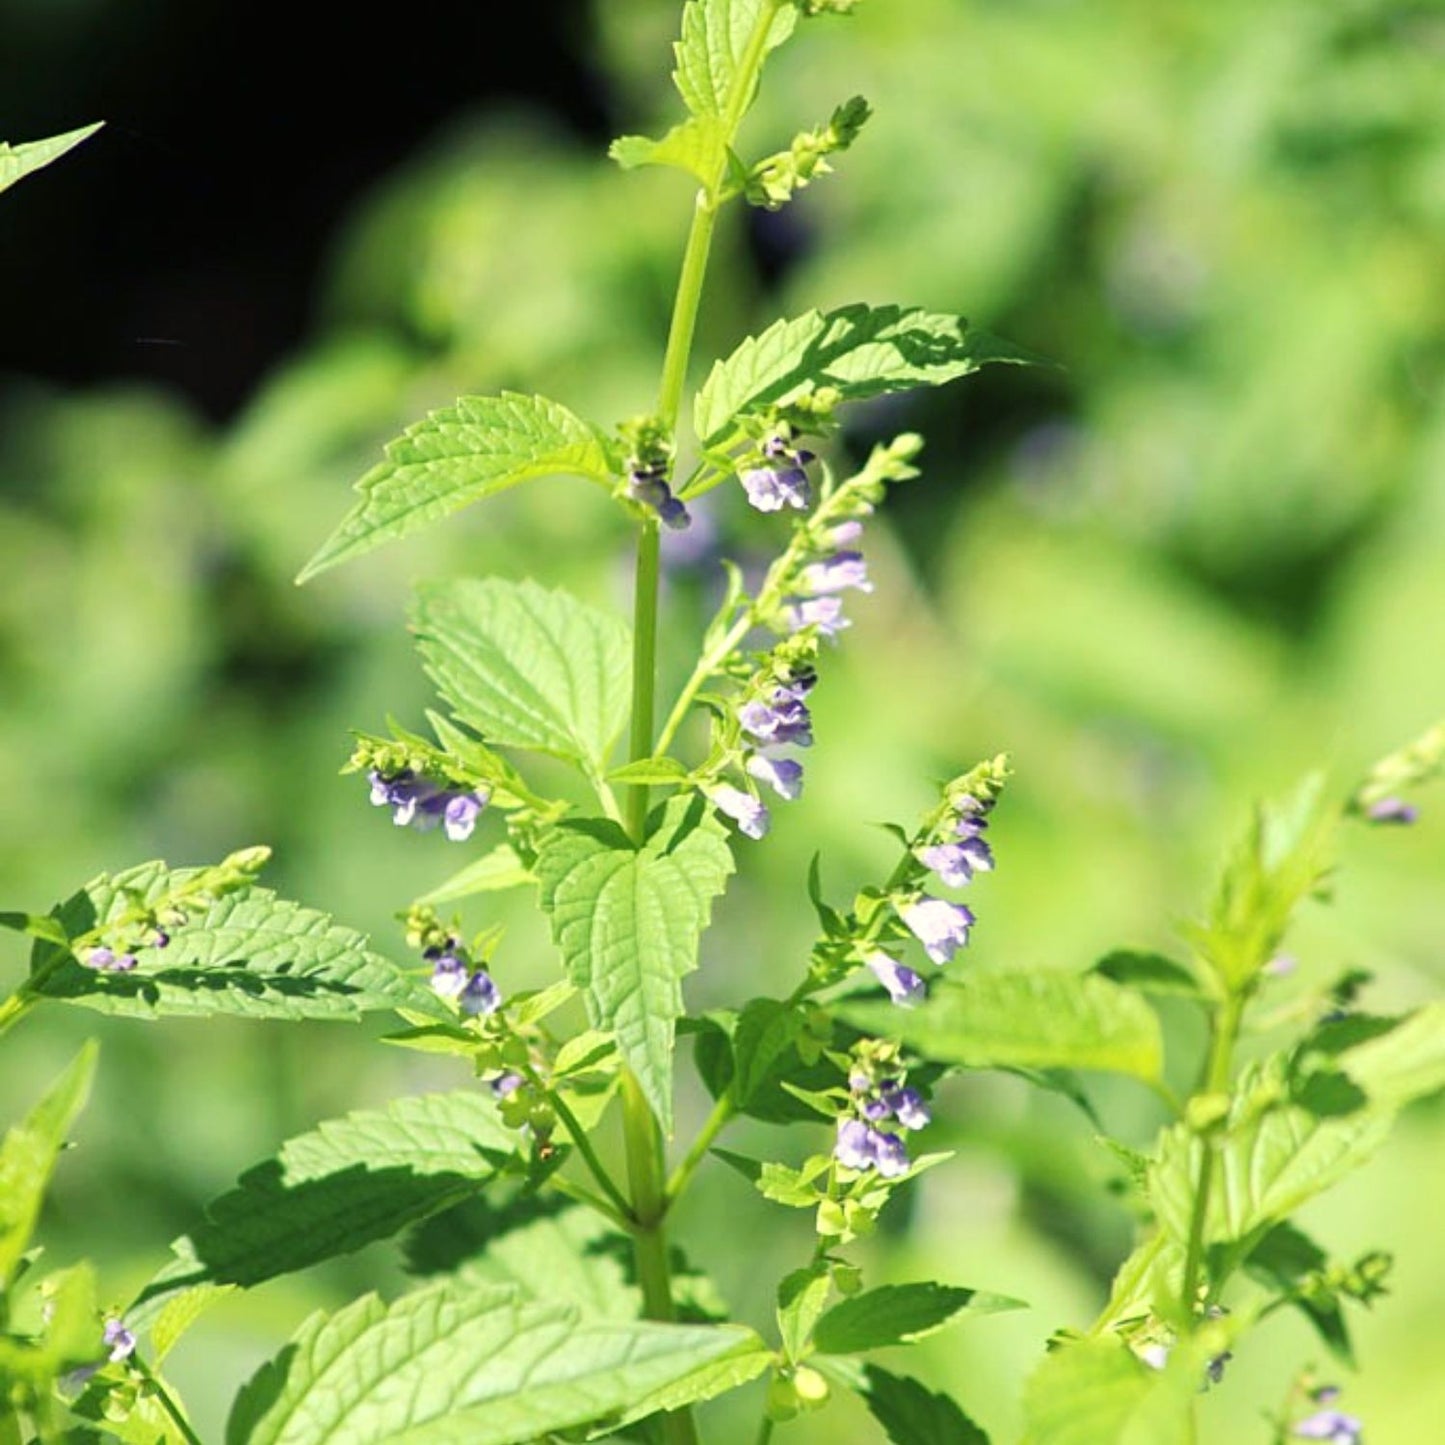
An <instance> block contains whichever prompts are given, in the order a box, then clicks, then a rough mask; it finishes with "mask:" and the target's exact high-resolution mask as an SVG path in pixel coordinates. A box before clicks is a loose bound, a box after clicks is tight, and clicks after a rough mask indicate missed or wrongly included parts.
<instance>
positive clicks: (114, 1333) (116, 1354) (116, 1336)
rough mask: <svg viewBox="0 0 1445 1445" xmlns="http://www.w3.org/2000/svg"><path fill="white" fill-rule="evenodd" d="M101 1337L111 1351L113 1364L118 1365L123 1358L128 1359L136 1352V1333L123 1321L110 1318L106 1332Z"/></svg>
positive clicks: (106, 1325) (110, 1356) (106, 1324)
mask: <svg viewBox="0 0 1445 1445" xmlns="http://www.w3.org/2000/svg"><path fill="white" fill-rule="evenodd" d="M101 1339H102V1340H103V1341H104V1343H105V1346H106V1348H107V1349H108V1350H109V1351H110V1355H109V1357H108V1358H109V1360H110V1363H111V1364H112V1365H118V1364H120V1362H121V1361H122V1360H127V1359H129V1358H130V1357H131V1355H133V1354H134V1353H135V1335H134V1334H133V1333H132V1332H131V1331H130V1330H128V1329H126V1327H125V1324H124V1322H123V1321H121V1320H119V1319H109V1320H107V1321H106V1322H105V1332H104V1334H102V1336H101Z"/></svg>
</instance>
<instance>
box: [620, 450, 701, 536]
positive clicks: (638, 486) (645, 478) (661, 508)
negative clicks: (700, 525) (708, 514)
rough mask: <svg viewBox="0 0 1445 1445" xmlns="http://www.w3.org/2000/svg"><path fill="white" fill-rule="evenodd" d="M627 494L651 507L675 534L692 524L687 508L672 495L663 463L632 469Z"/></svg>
mask: <svg viewBox="0 0 1445 1445" xmlns="http://www.w3.org/2000/svg"><path fill="white" fill-rule="evenodd" d="M627 493H628V495H629V496H630V497H631V498H632V500H633V501H634V502H641V503H642V505H643V506H644V507H651V508H652V510H653V511H654V512H656V513H657V515H658V517H659V518H661V520H662V522H663V524H664V525H665V526H667V527H670V528H671V529H672V530H673V531H674V532H682V531H685V530H686V529H687V527H688V526H689V525H690V524H691V522H692V518H691V517H689V516H688V514H687V508H686V507H685V506H683V504H682V503H681V502H680V501H679V500H678V499H677V498H676V497H674V496H673V495H672V488H671V487H669V486H668V484H667V468H666V466H665V465H664V464H663V463H661V462H654V463H652V464H650V465H648V466H633V467H632V468H630V470H629V471H628V474H627Z"/></svg>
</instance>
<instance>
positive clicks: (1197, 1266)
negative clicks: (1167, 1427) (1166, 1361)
mask: <svg viewBox="0 0 1445 1445" xmlns="http://www.w3.org/2000/svg"><path fill="white" fill-rule="evenodd" d="M1243 1017H1244V999H1243V998H1241V997H1239V996H1238V995H1231V996H1230V997H1229V998H1227V999H1226V1000H1225V1001H1224V1003H1223V1005H1222V1006H1221V1007H1220V1010H1219V1012H1218V1013H1217V1014H1216V1015H1215V1017H1214V1020H1213V1029H1212V1031H1211V1038H1210V1044H1209V1061H1208V1063H1207V1065H1206V1067H1205V1071H1204V1080H1203V1083H1202V1086H1201V1088H1200V1093H1201V1094H1223V1093H1226V1092H1227V1091H1228V1089H1229V1084H1230V1078H1231V1075H1232V1074H1233V1070H1234V1048H1235V1045H1236V1044H1237V1043H1238V1041H1239V1025H1240V1022H1241V1020H1242V1019H1243ZM1199 1143H1200V1147H1201V1149H1202V1151H1203V1152H1202V1154H1201V1156H1200V1160H1199V1173H1198V1176H1197V1177H1196V1179H1195V1182H1194V1206H1193V1209H1192V1210H1191V1212H1190V1216H1189V1243H1188V1246H1187V1248H1186V1250H1185V1254H1184V1289H1183V1295H1184V1298H1183V1304H1184V1308H1185V1310H1187V1311H1188V1313H1189V1317H1190V1319H1191V1320H1192V1319H1194V1318H1195V1317H1196V1315H1197V1313H1198V1312H1197V1310H1196V1309H1195V1305H1196V1304H1197V1299H1196V1296H1197V1295H1198V1293H1199V1285H1200V1280H1201V1277H1202V1273H1203V1266H1204V1231H1205V1226H1206V1225H1207V1223H1208V1220H1209V1196H1210V1192H1211V1191H1212V1190H1213V1188H1214V1169H1215V1160H1216V1158H1217V1157H1218V1146H1217V1144H1216V1142H1215V1140H1214V1139H1213V1138H1212V1137H1209V1136H1208V1135H1206V1136H1203V1137H1201V1138H1200V1141H1199Z"/></svg>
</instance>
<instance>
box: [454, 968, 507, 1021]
mask: <svg viewBox="0 0 1445 1445" xmlns="http://www.w3.org/2000/svg"><path fill="white" fill-rule="evenodd" d="M457 1002H458V1003H459V1004H460V1005H461V1006H462V1012H463V1013H464V1014H470V1015H473V1016H475V1015H477V1014H494V1013H496V1011H497V1010H498V1009H499V1008H500V1007H501V1006H502V992H501V990H500V989H499V988H498V987H497V985H496V984H495V983H493V982H492V978H491V975H490V974H489V973H488V972H487V971H486V969H484V968H479V969H477V970H476V971H475V972H474V973H473V974H472V976H471V977H470V978H469V979H468V980H467V981H466V984H465V986H464V987H463V988H462V991H461V992H460V993H459V994H458V995H457Z"/></svg>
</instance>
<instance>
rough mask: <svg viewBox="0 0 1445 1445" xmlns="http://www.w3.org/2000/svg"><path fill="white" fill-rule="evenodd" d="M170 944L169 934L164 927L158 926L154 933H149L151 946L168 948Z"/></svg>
mask: <svg viewBox="0 0 1445 1445" xmlns="http://www.w3.org/2000/svg"><path fill="white" fill-rule="evenodd" d="M170 945H171V936H170V934H169V933H167V932H166V931H165V929H164V928H158V929H156V931H155V932H154V933H152V934H151V947H152V948H169V947H170Z"/></svg>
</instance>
